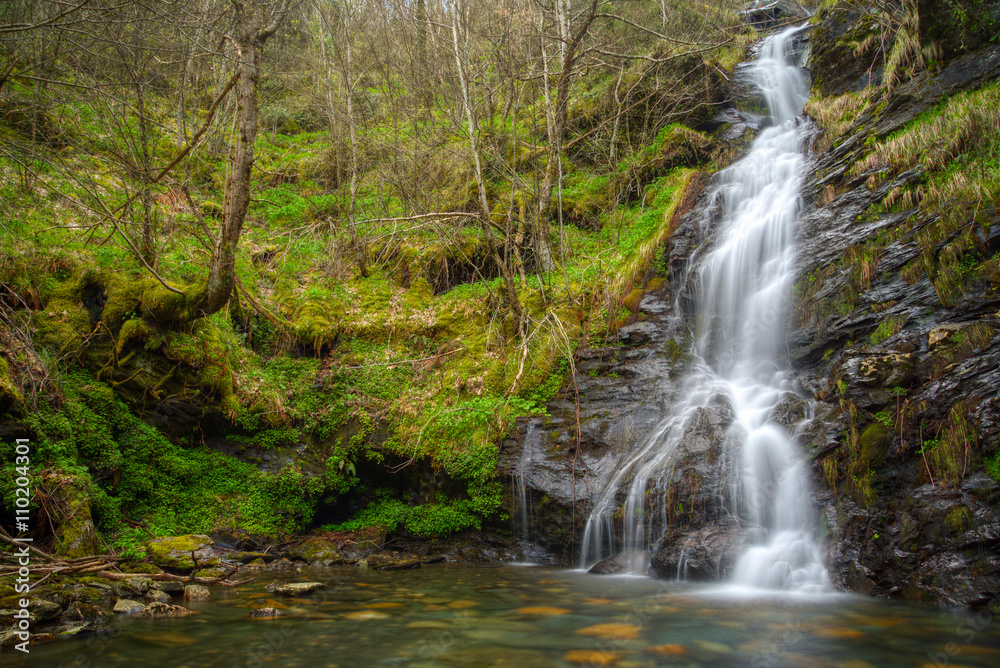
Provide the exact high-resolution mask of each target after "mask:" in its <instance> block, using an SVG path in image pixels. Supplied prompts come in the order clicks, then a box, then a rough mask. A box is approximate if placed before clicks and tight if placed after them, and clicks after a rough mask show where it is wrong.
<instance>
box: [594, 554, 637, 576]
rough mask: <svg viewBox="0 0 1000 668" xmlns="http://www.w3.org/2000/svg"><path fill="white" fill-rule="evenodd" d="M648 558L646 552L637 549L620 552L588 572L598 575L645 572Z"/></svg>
mask: <svg viewBox="0 0 1000 668" xmlns="http://www.w3.org/2000/svg"><path fill="white" fill-rule="evenodd" d="M647 561H648V558H647V556H646V553H645V552H639V551H637V550H633V551H628V552H620V553H618V554H616V555H615V556H613V557H608V558H607V559H604V560H602V561H598V562H597V563H596V564H594V565H593V566H592V567H591V568H590V570H589V571H587V572H588V573H594V574H596V575H617V574H619V573H638V574H640V575H641V574H644V573H645V571H646V564H647Z"/></svg>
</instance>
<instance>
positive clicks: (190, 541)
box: [146, 534, 219, 571]
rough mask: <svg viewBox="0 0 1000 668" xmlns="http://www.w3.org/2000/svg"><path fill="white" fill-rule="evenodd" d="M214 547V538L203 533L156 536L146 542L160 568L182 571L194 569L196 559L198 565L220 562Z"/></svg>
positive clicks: (148, 551) (152, 558) (149, 551)
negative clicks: (213, 549)
mask: <svg viewBox="0 0 1000 668" xmlns="http://www.w3.org/2000/svg"><path fill="white" fill-rule="evenodd" d="M212 547H213V542H212V539H211V538H209V537H208V536H204V535H201V534H189V535H186V536H170V537H165V538H155V539H153V540H151V541H149V542H148V543H146V551H147V553H148V554H149V558H150V559H151V560H152V561H153V563H155V564H156V565H157V566H159V567H160V568H165V569H168V570H180V571H190V570H192V569H193V568H194V567H195V563H194V560H195V559H197V560H198V566H215V565H216V564H218V563H219V558H218V557H217V556H215V554H214V552H213V551H212ZM192 553H193V556H192Z"/></svg>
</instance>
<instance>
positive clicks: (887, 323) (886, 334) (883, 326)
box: [871, 316, 906, 345]
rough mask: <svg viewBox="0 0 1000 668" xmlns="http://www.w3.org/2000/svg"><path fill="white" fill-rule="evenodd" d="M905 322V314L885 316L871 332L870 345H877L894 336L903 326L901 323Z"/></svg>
mask: <svg viewBox="0 0 1000 668" xmlns="http://www.w3.org/2000/svg"><path fill="white" fill-rule="evenodd" d="M905 322H906V316H894V317H892V318H887V319H885V320H883V321H882V322H880V323H879V325H878V327H877V328H875V331H874V332H872V335H871V342H872V345H878V344H880V343H882V342H883V341H885V340H886V339H889V338H891V337H893V336H895V335H896V334H897V333H899V330H901V329H902V328H903V323H905Z"/></svg>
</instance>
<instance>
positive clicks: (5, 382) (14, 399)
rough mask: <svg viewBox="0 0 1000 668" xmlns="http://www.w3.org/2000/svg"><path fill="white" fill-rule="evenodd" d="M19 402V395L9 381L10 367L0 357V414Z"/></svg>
mask: <svg viewBox="0 0 1000 668" xmlns="http://www.w3.org/2000/svg"><path fill="white" fill-rule="evenodd" d="M20 401H21V393H20V392H18V391H17V388H16V387H15V386H14V383H13V382H12V381H11V377H10V366H9V365H8V364H7V360H6V359H5V358H4V357H0V413H4V412H6V411H8V410H10V408H11V406H13V405H14V404H16V403H18V402H20Z"/></svg>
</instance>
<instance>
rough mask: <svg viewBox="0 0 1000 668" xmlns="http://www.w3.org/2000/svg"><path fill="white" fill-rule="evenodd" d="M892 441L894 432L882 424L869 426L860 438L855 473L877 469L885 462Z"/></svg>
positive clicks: (877, 423)
mask: <svg viewBox="0 0 1000 668" xmlns="http://www.w3.org/2000/svg"><path fill="white" fill-rule="evenodd" d="M891 441H892V432H890V431H889V428H888V427H886V426H885V425H884V424H882V423H880V422H876V423H874V424H870V425H868V427H866V428H865V430H864V431H863V432H862V433H861V436H860V438H858V459H857V462H856V467H855V468H856V469H857V470H856V471H855V473H861V472H863V471H868V470H871V469H876V468H878V467H879V466H881V465H882V463H883V462H884V461H885V458H886V455H887V454H888V452H889V444H890V443H891Z"/></svg>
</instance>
